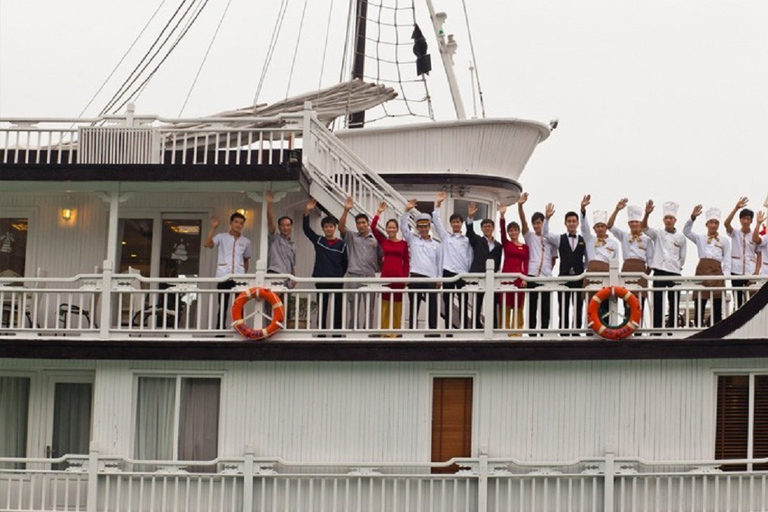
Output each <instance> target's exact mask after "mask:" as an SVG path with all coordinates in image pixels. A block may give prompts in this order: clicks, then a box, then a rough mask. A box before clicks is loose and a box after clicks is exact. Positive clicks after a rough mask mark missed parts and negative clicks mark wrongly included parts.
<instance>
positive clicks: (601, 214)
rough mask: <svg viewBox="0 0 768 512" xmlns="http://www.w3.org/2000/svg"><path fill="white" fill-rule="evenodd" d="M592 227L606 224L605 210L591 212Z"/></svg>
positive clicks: (606, 214)
mask: <svg viewBox="0 0 768 512" xmlns="http://www.w3.org/2000/svg"><path fill="white" fill-rule="evenodd" d="M592 220H593V222H592V225H593V226H596V225H598V224H608V212H607V211H605V210H595V211H594V212H592Z"/></svg>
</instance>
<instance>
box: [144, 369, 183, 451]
mask: <svg viewBox="0 0 768 512" xmlns="http://www.w3.org/2000/svg"><path fill="white" fill-rule="evenodd" d="M175 408H176V379H173V378H163V377H142V378H140V379H139V391H138V400H137V407H136V409H137V410H136V439H135V453H136V458H137V459H141V460H172V459H173V445H174V440H175V436H174V432H173V426H174V419H175V418H174V416H175Z"/></svg>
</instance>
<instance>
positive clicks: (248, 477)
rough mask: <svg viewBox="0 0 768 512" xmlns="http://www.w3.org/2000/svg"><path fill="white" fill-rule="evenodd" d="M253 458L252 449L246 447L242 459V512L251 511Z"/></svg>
mask: <svg viewBox="0 0 768 512" xmlns="http://www.w3.org/2000/svg"><path fill="white" fill-rule="evenodd" d="M253 458H254V449H253V447H252V446H246V447H245V458H244V459H243V510H253Z"/></svg>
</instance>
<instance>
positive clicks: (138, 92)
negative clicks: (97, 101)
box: [113, 0, 208, 113]
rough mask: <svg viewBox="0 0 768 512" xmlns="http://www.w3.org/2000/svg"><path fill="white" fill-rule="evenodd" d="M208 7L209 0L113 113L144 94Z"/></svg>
mask: <svg viewBox="0 0 768 512" xmlns="http://www.w3.org/2000/svg"><path fill="white" fill-rule="evenodd" d="M207 5H208V0H205V1H204V2H203V5H202V6H201V7H200V8H199V9H198V10H197V12H196V13H195V14H194V17H193V18H192V19H191V20H190V21H189V22H188V23H187V26H186V27H184V29H183V31H182V33H181V34H179V36H178V37H177V38H176V41H174V42H173V44H172V45H171V47H170V48H169V49H168V52H166V54H165V56H164V57H163V58H162V59H161V60H160V62H159V63H158V64H157V65H156V66H155V67H154V69H153V70H152V71H151V72H150V73H149V75H148V76H147V78H145V79H144V81H143V82H142V83H141V84H139V86H138V87H137V89H136V90H135V91H134V92H133V94H131V95H129V96H128V98H126V99H125V101H123V102H122V103H121V104H120V105H119V106H118V107H117V108H116V109H115V110H113V113H117V112H118V111H119V110H120V109H122V108H123V107H124V106H125V105H126V103H129V102H130V101H133V100H134V99H136V98H138V97H139V96H140V95H141V93H142V92H144V89H145V88H146V86H147V84H148V83H149V81H150V80H151V79H152V77H154V76H155V73H157V70H158V69H160V66H162V65H163V63H165V61H166V60H167V59H168V57H170V56H171V53H173V50H175V49H176V47H177V46H178V45H179V43H180V42H181V41H182V39H184V36H186V35H187V32H189V29H190V28H192V25H194V23H195V21H197V18H198V17H199V16H200V14H201V13H202V12H203V10H204V9H205V7H206V6H207Z"/></svg>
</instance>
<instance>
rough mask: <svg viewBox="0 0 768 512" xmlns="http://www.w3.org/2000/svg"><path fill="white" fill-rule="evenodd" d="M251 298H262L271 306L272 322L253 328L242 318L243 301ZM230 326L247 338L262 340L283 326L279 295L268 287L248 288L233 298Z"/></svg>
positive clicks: (282, 308)
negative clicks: (262, 326)
mask: <svg viewBox="0 0 768 512" xmlns="http://www.w3.org/2000/svg"><path fill="white" fill-rule="evenodd" d="M251 299H262V300H265V301H267V302H268V303H269V304H270V305H271V306H272V322H271V323H270V324H269V325H268V326H266V327H264V328H263V329H253V328H251V327H249V326H248V325H247V324H246V323H245V321H244V320H243V309H244V308H245V303H246V302H248V301H249V300H251ZM232 320H233V322H232V327H234V328H235V330H236V331H237V332H239V333H240V334H241V335H242V336H243V337H245V338H248V339H249V340H263V339H265V338H269V337H270V336H272V335H273V334H275V333H276V332H277V331H279V330H280V328H281V327H282V326H283V320H285V306H284V305H283V301H282V300H280V297H279V296H278V295H277V294H276V293H274V292H273V291H272V290H270V289H268V288H259V287H253V288H250V289H248V290H246V291H244V292H243V293H241V294H240V295H238V296H237V298H236V299H235V302H234V304H232Z"/></svg>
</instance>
